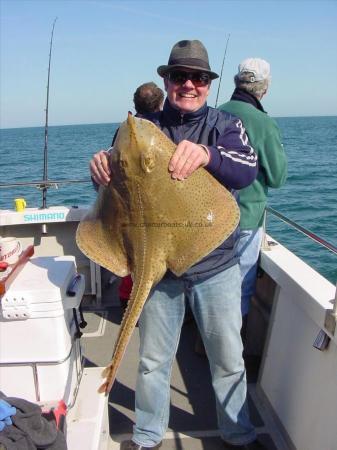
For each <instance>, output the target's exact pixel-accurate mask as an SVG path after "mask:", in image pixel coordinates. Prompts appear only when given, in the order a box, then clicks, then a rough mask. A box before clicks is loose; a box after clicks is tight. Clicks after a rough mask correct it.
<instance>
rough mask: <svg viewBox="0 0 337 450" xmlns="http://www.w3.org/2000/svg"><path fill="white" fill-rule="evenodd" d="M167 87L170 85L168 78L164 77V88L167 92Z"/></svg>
mask: <svg viewBox="0 0 337 450" xmlns="http://www.w3.org/2000/svg"><path fill="white" fill-rule="evenodd" d="M167 87H168V79H167V78H164V88H165V91H166V92H167Z"/></svg>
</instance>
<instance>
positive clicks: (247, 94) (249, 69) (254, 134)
mask: <svg viewBox="0 0 337 450" xmlns="http://www.w3.org/2000/svg"><path fill="white" fill-rule="evenodd" d="M234 82H235V90H234V92H233V95H232V97H231V100H230V101H229V102H227V103H225V104H223V105H221V106H220V107H219V109H220V110H223V111H227V112H229V113H232V114H234V115H236V116H237V117H239V118H240V119H241V121H242V123H243V126H244V128H245V129H246V132H247V134H248V137H249V141H250V142H251V144H252V146H253V148H254V149H255V151H256V153H257V155H258V159H259V173H258V176H257V178H256V180H255V181H254V182H253V183H252V184H251V185H250V186H248V187H247V188H244V189H242V190H241V191H240V211H241V220H240V230H241V235H240V241H239V245H238V250H237V255H238V257H239V264H240V270H241V277H242V286H241V311H242V318H243V325H242V336H243V339H244V338H245V333H246V326H247V314H248V312H249V306H250V299H251V297H252V295H253V294H254V291H255V285H256V272H257V265H258V257H259V252H260V247H261V241H262V234H263V227H262V225H263V218H264V211H265V208H266V203H267V194H268V187H272V188H278V187H281V186H282V185H283V184H284V182H285V180H286V177H287V158H286V155H285V152H284V149H283V145H282V143H281V136H280V131H279V128H278V126H277V124H276V122H275V121H274V120H273V119H272V118H271V117H269V116H268V115H267V113H266V112H265V111H264V109H263V107H262V105H261V99H262V97H263V96H264V95H265V94H266V93H267V91H268V87H269V84H270V65H269V63H268V62H267V61H265V60H263V59H259V58H247V59H245V60H244V61H242V62H241V64H239V70H238V73H237V74H236V75H235V77H234Z"/></svg>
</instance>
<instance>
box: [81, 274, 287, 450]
mask: <svg viewBox="0 0 337 450" xmlns="http://www.w3.org/2000/svg"><path fill="white" fill-rule="evenodd" d="M117 285H118V281H116V282H114V283H113V284H109V283H106V285H105V288H104V295H103V299H102V302H101V306H100V308H97V307H96V306H95V305H90V302H89V303H88V302H86V304H85V307H84V316H85V319H86V321H87V322H88V325H87V327H86V328H85V330H84V335H83V337H82V343H83V348H84V355H85V358H86V366H87V367H100V366H105V365H107V364H108V363H109V362H110V359H111V355H112V350H113V346H114V342H115V339H116V336H117V333H118V329H119V325H120V322H121V318H122V310H121V308H120V306H119V303H118V298H117V295H116V291H117ZM196 336H197V329H196V325H195V322H194V320H193V318H187V319H186V322H185V324H184V326H183V329H182V334H181V339H180V344H179V348H178V352H177V356H176V360H175V363H174V367H173V371H172V378H171V412H170V422H169V428H168V430H167V433H166V435H165V439H164V440H163V445H162V447H161V448H162V449H163V450H199V449H200V450H201V449H202V450H218V449H224V445H223V441H222V440H221V439H220V437H219V432H218V430H217V421H216V413H215V400H214V394H213V390H212V386H211V379H210V371H209V365H208V361H207V358H206V356H204V355H200V354H197V353H196V352H195V342H196ZM138 346H139V337H138V329H136V331H135V333H134V334H133V336H132V339H131V342H130V344H129V346H128V349H127V352H126V355H125V357H124V359H123V361H122V364H121V367H120V370H119V373H118V376H117V380H116V382H115V384H114V386H113V388H112V390H111V393H110V396H109V399H108V411H109V427H110V441H109V447H108V448H109V450H118V449H120V443H121V442H123V441H124V440H127V439H130V437H131V435H132V426H133V423H134V412H133V411H134V402H135V382H136V373H137V365H138ZM245 362H246V368H247V379H248V400H249V409H250V413H251V418H252V421H253V423H254V425H255V427H256V430H257V433H258V435H259V438H260V440H261V442H263V443H264V444H265V446H266V448H267V449H269V450H287V449H288V447H287V446H286V445H285V443H284V442H283V439H282V436H281V434H280V433H279V432H278V431H277V427H276V426H275V424H274V423H273V421H272V417H271V414H270V413H269V411H268V409H267V407H266V405H265V404H264V403H263V402H262V401H261V399H260V398H259V396H258V393H257V389H256V381H257V378H258V368H259V362H260V360H259V358H258V357H256V356H246V357H245ZM97 387H98V386H97ZM97 395H99V394H97Z"/></svg>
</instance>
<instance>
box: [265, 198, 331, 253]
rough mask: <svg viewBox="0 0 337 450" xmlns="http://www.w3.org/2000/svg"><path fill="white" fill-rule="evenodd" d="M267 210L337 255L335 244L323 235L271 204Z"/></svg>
mask: <svg viewBox="0 0 337 450" xmlns="http://www.w3.org/2000/svg"><path fill="white" fill-rule="evenodd" d="M266 209H267V212H268V213H271V214H273V215H274V216H276V217H277V218H279V219H280V220H282V221H283V222H285V223H287V224H288V225H290V226H291V227H292V228H294V229H295V230H297V231H299V232H300V233H302V234H304V235H305V236H307V237H308V238H310V239H312V240H313V241H315V242H317V243H318V244H320V245H321V246H322V247H324V248H326V249H328V250H329V251H330V252H332V253H334V254H335V255H337V247H336V246H334V245H333V244H331V243H330V242H328V241H326V240H325V239H322V238H321V237H319V236H317V234H315V233H313V232H312V231H310V230H308V229H306V228H304V227H302V226H301V225H299V224H298V223H296V222H294V221H293V220H291V219H289V218H288V217H286V216H284V215H283V214H281V213H280V212H278V211H276V209H274V208H271V207H270V206H268V207H267V208H266Z"/></svg>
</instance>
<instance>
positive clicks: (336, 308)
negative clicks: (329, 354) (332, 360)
mask: <svg viewBox="0 0 337 450" xmlns="http://www.w3.org/2000/svg"><path fill="white" fill-rule="evenodd" d="M266 211H267V213H270V214H272V215H274V216H275V217H277V218H278V219H280V220H282V221H283V222H285V223H286V224H288V225H290V227H292V228H293V229H295V230H297V231H299V232H300V233H302V234H304V235H305V236H307V237H308V238H310V239H312V240H313V241H314V242H317V243H318V244H319V245H321V246H322V247H324V248H326V249H327V250H329V251H330V252H331V253H333V254H334V255H337V247H336V246H335V245H333V244H331V243H330V242H328V241H326V240H325V239H322V238H321V237H319V236H317V234H315V233H313V232H312V231H310V230H308V229H306V228H304V227H302V226H301V225H299V224H298V223H296V222H294V221H293V220H291V219H289V217H286V216H285V215H283V214H281V213H280V212H279V211H276V209H274V208H271V207H270V206H268V207H267V208H266ZM265 219H266V217H265ZM336 327H337V284H336V291H335V298H334V302H333V308H332V310H331V309H329V310H328V311H326V316H325V328H326V329H327V330H328V331H329V332H330V333H331V334H332V335H334V334H335V332H336ZM326 338H327V335H326V333H325V332H324V331H323V330H321V331H320V333H319V334H318V336H317V339H316V341H315V343H314V347H316V348H318V349H319V350H325V349H326V348H327V344H328V342H329V339H326Z"/></svg>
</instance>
